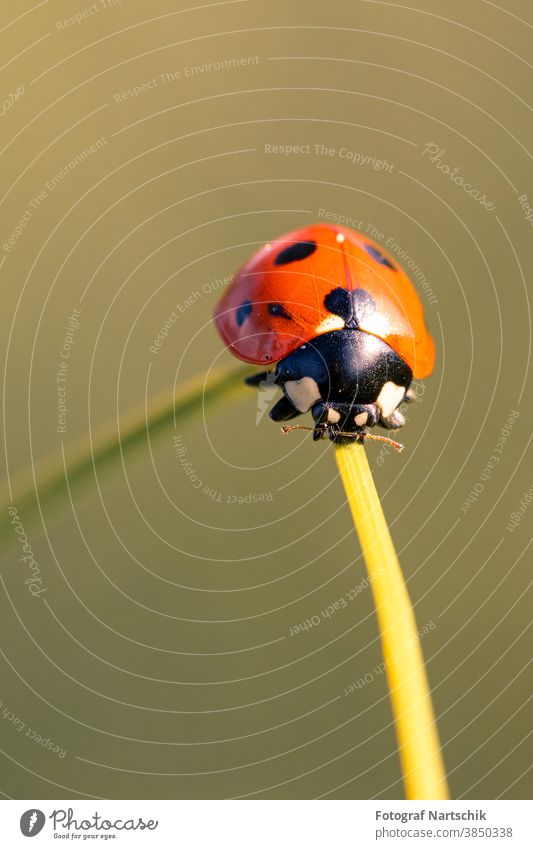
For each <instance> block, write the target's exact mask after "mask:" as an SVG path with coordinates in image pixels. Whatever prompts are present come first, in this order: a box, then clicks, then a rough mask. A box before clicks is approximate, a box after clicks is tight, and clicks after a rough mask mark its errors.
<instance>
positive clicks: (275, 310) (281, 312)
mask: <svg viewBox="0 0 533 849" xmlns="http://www.w3.org/2000/svg"><path fill="white" fill-rule="evenodd" d="M268 311H269V313H270V315H277V316H279V318H288V319H289V320H290V319H292V315H290V313H288V312H287V310H286V309H285V307H284V306H283V304H269V305H268Z"/></svg>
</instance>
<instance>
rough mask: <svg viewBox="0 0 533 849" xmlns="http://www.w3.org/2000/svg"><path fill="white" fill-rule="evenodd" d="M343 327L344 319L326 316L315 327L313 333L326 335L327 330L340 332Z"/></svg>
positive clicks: (336, 316)
mask: <svg viewBox="0 0 533 849" xmlns="http://www.w3.org/2000/svg"><path fill="white" fill-rule="evenodd" d="M344 326H345V322H344V319H343V318H341V317H340V315H328V317H327V318H324V319H323V320H322V321H321V322H320V324H317V326H316V327H315V333H316V334H319V333H327V331H328V330H342V328H343V327H344Z"/></svg>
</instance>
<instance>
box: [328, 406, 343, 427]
mask: <svg viewBox="0 0 533 849" xmlns="http://www.w3.org/2000/svg"><path fill="white" fill-rule="evenodd" d="M340 420H341V414H340V413H339V412H338V410H332V409H331V407H330V408H329V410H328V422H331V424H337V422H340Z"/></svg>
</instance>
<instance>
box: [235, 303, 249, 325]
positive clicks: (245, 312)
mask: <svg viewBox="0 0 533 849" xmlns="http://www.w3.org/2000/svg"><path fill="white" fill-rule="evenodd" d="M251 312H252V302H251V301H243V302H242V304H241V305H240V307H237V314H236V316H235V319H236V321H237V324H238V325H239V327H242V325H243V324H244V322H245V321H246V319H247V318H248V316H249V315H250V314H251Z"/></svg>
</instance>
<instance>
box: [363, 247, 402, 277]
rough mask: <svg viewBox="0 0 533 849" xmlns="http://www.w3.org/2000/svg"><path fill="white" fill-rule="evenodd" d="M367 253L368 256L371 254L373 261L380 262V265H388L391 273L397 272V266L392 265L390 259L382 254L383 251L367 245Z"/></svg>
mask: <svg viewBox="0 0 533 849" xmlns="http://www.w3.org/2000/svg"><path fill="white" fill-rule="evenodd" d="M365 251H366V252H367V254H370V256H371V257H372V259H375V260H376V262H379V264H380V265H386V266H387V268H390V269H391V271H396V270H397V269H396V266H394V265H393V264H392V262H391V261H390V259H388V258H387V257H386V256H385V254H382V253H381V251H378V250H377V249H376V248H374V247H372V245H365Z"/></svg>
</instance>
